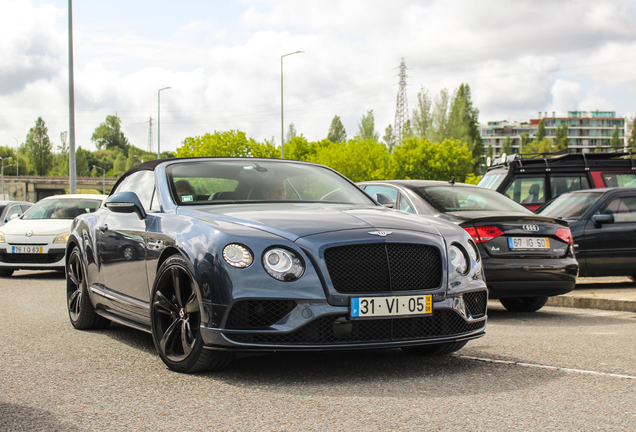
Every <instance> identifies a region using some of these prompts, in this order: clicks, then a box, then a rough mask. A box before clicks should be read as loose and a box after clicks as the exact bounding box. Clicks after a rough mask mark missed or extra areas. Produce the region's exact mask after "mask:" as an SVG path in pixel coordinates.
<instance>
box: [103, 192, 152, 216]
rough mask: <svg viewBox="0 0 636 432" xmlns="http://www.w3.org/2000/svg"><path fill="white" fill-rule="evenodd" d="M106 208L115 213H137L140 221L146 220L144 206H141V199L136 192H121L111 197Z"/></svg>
mask: <svg viewBox="0 0 636 432" xmlns="http://www.w3.org/2000/svg"><path fill="white" fill-rule="evenodd" d="M104 206H105V207H106V208H107V209H108V210H110V211H112V212H115V213H137V216H139V219H145V218H146V211H145V210H144V206H143V205H141V201H139V197H138V196H137V194H136V193H134V192H120V193H116V194H115V195H111V196H110V197H108V199H107V200H106V203H105V204H104Z"/></svg>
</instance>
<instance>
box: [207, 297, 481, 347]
mask: <svg viewBox="0 0 636 432" xmlns="http://www.w3.org/2000/svg"><path fill="white" fill-rule="evenodd" d="M487 301H488V294H487V291H486V290H485V289H483V288H482V289H479V290H477V291H470V292H463V293H461V294H456V295H453V296H447V297H446V298H445V299H444V300H442V301H438V302H435V303H434V304H433V315H432V316H426V317H399V318H376V319H360V320H355V319H350V318H349V309H348V307H337V306H331V305H329V304H328V303H327V302H326V301H325V302H315V301H314V302H306V303H303V302H301V301H298V302H296V306H295V307H294V309H293V310H292V311H291V312H290V313H289V314H288V315H287V316H286V317H285V318H284V319H282V320H281V321H280V322H278V323H277V324H276V325H273V326H271V327H270V328H268V329H229V328H227V326H226V328H212V327H207V326H202V327H201V335H202V337H203V341H204V343H205V345H206V347H207V348H210V349H215V350H231V351H280V350H294V351H302V350H338V349H370V348H392V347H401V346H409V345H424V344H432V343H444V342H454V341H464V340H470V339H476V338H479V337H481V336H483V335H484V334H485V327H486V320H487V315H486V313H487V311H486V307H487Z"/></svg>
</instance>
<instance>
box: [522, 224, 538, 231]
mask: <svg viewBox="0 0 636 432" xmlns="http://www.w3.org/2000/svg"><path fill="white" fill-rule="evenodd" d="M523 229H524V231H539V225H524V226H523Z"/></svg>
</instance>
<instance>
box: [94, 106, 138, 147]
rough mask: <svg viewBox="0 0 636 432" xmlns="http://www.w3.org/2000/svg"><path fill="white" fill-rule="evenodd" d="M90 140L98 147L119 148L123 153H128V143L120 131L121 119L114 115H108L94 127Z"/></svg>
mask: <svg viewBox="0 0 636 432" xmlns="http://www.w3.org/2000/svg"><path fill="white" fill-rule="evenodd" d="M91 141H93V143H95V146H96V147H97V148H98V149H102V148H104V149H107V150H113V149H119V150H121V151H122V152H124V154H126V155H127V154H128V146H129V145H130V143H129V142H128V139H127V138H126V136H125V135H124V133H123V132H122V131H121V120H120V119H119V117H117V116H116V115H109V116H107V117H106V120H105V121H104V122H103V123H102V124H100V125H99V126H97V128H95V131H93V135H92V137H91Z"/></svg>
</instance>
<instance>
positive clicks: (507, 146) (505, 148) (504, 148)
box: [501, 136, 513, 155]
mask: <svg viewBox="0 0 636 432" xmlns="http://www.w3.org/2000/svg"><path fill="white" fill-rule="evenodd" d="M501 152H502V153H505V154H507V155H511V154H512V153H513V151H512V143H511V142H510V137H509V136H507V137H506V139H505V140H504V142H503V144H502V145H501Z"/></svg>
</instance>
